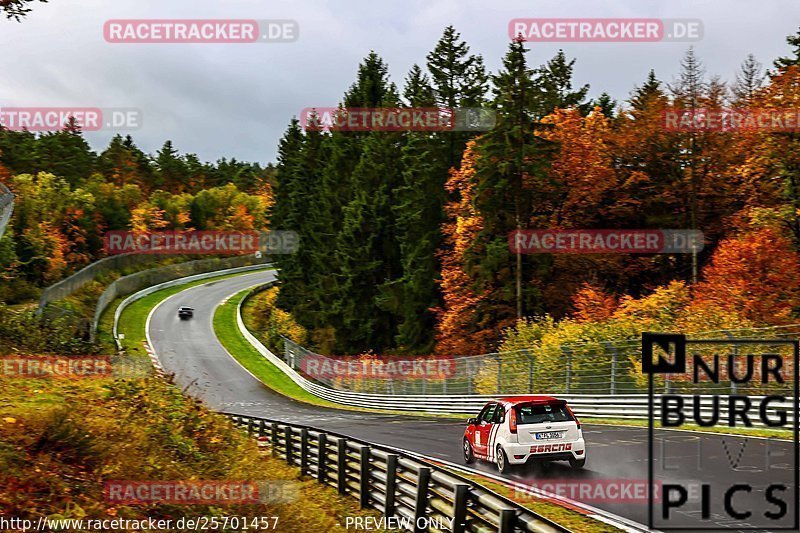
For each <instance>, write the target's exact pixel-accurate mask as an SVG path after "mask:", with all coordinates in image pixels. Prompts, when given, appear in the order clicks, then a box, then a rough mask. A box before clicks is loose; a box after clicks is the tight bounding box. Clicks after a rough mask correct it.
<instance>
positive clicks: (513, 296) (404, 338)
mask: <svg viewBox="0 0 800 533" xmlns="http://www.w3.org/2000/svg"><path fill="white" fill-rule="evenodd" d="M787 40H788V42H789V44H790V45H791V46H792V48H793V49H792V51H791V54H790V55H789V56H787V57H784V58H780V59H777V60H775V61H774V65H772V66H771V67H770V68H769V69H767V70H765V69H764V67H763V66H762V65H761V64H760V63H759V62H758V61H757V60H756V59H755V58H754V57H753V56H749V57H747V58H745V59H744V61H743V63H742V66H741V70H740V72H738V73H737V74H736V77H735V79H734V80H732V81H730V82H727V83H726V82H724V81H723V80H722V79H721V78H720V77H718V76H712V75H709V74H707V73H706V70H705V67H704V66H703V63H702V60H701V58H699V57H698V56H697V54H696V53H695V51H694V50H693V49H689V50H688V51H687V52H686V53H685V55H684V57H683V58H682V60H680V59H679V58H676V66H677V64H678V61H679V60H680V71H679V75H678V76H677V77H676V78H675V79H673V80H671V81H664V80H661V79H659V77H658V76H657V74H656V73H655V72H653V71H651V72H650V74H649V75H648V76H647V78H646V79H644V80H643V81H642V83H641V84H640V85H638V86H636V87H634V88H633V90H632V91H631V93H630V96H629V98H628V99H627V100H626V101H624V102H615V101H613V100H612V99H611V98H610V97H608V95H606V94H603V95H601V96H600V97H598V98H597V99H596V100H590V99H588V97H587V95H588V93H589V86H588V85H587V86H576V85H575V84H574V82H573V69H574V66H575V61H576V60H575V59H571V58H568V57H566V55H565V54H564V53H563V52H559V53H558V54H557V55H556V56H555V57H553V58H551V59H549V60H546V61H543V64H541V65H540V66H536V64H537V63H539V61H541V60H539V61H534V60H533V59H532V57H531V54H529V53H528V50H527V49H526V47H525V44H524V43H523V42H512V43H510V45H509V47H508V50H507V53H506V55H505V57H504V58H503V60H502V68H501V69H500V70H499V71H498V72H497V73H489V72H487V70H486V68H485V67H484V62H483V58H482V57H481V56H480V55H478V54H474V53H472V52H471V50H470V48H469V46H468V45H467V43H465V42H464V41H463V40H462V39H461V37H460V35H459V34H458V32H456V30H455V29H453V28H452V27H449V28H447V29H446V30H445V32H444V35H443V36H442V38H441V40H440V41H439V42H438V43H437V44H436V46H435V48H434V49H433V50H432V51H431V52H430V53H429V54H428V56H427V58H426V66H425V68H423V67H420V66H414V67H413V68H412V70H411V71H410V72H409V73H408V75H407V76H406V78H405V81H404V84H403V87H402V88H398V87H397V86H396V85H395V84H394V83H392V82H391V81H390V78H389V68H388V65H387V64H386V63H385V62H384V61H383V60H382V59H381V58H380V57H379V56H378V55H377V54H376V53H374V52H373V53H370V54H369V55H368V56H367V57H366V58H365V59H364V60H363V62H362V63H361V64H360V65H359V67H358V72H357V77H356V81H355V82H354V83H353V85H352V86H351V87H350V88H349V89H348V90H347V91H346V93H345V95H344V98H343V99H342V102H341V106H342V107H344V108H372V107H400V106H406V107H432V106H438V107H443V108H460V107H482V106H483V107H489V108H491V109H493V110H494V111H495V112H496V114H497V124H496V126H495V127H494V128H493V129H491V130H490V131H488V132H485V133H483V134H477V133H464V132H452V131H445V132H413V131H409V132H396V131H395V132H388V131H370V132H355V131H343V130H337V129H336V128H334V129H332V130H330V131H327V130H326V131H320V130H319V129H318V128H306V129H305V130H304V128H302V127H301V125H300V123H299V121H297V120H292V122H291V124H290V125H289V127H288V129H287V130H286V132H285V134H284V136H283V138H282V139H281V142H280V146H279V156H278V163H277V186H276V189H275V199H276V205H275V208H274V212H273V216H272V221H271V224H272V227H273V228H274V229H287V230H295V231H297V232H298V233H299V234H300V239H301V243H302V245H301V250H300V252H299V253H297V254H295V255H292V256H285V257H282V258H280V268H281V275H280V278H281V286H280V293H279V295H278V297H277V305H278V306H279V307H280V308H282V309H283V310H285V311H289V312H291V313H292V315H293V316H294V318H295V319H296V320H297V321H298V322H299V324H300V325H302V326H303V328H305V329H306V330H307V331H308V332H309V337H310V339H309V340H310V342H311V343H312V344H313V346H314V348H316V349H317V350H319V351H321V352H323V353H359V352H362V351H367V350H372V351H375V352H382V351H387V350H391V351H393V352H398V353H402V352H405V353H428V352H431V351H438V352H443V353H451V354H466V353H481V352H487V351H490V350H493V349H496V348H497V347H498V346H499V345H500V343H502V342H503V341H505V345H508V344H509V343H510V342H511V343H513V342H512V341H514V339H516V338H518V337H519V336H520V335H522V336H524V335H523V334H524V333H525V331H528V332H529V329H530V328H534V329H535V330H536V331H539V333H535V334H534V337H536V335H540V334H541V331H542V330H543V329H542V328H544V329H547V327H549V328H550V329H552V328H553V327H555V326H553V324H554V322H552V321H553V320H565V321H566V322H564V324H569V323H580V322H582V321H583V322H586V321H593V322H597V321H604V320H612V319H615V317H616V318H619V315H620V313H622V314H623V315H626V316H643V315H647V314H648V313H649V315H653V314H654V313H656V312H657V313H661V314H662V315H664V316H666V315H669V316H670V317H671V318H670V320H673V319H674V318H675V317H676V316H678V315H680V316H684V317H690V316H691V317H694V322H693V323H692V326H693V327H695V328H701V329H702V328H705V329H709V328H711V327H714V326H719V327H723V326H729V325H733V326H736V325H739V326H744V325H760V324H783V323H787V322H791V321H792V320H793V319H794V317H795V313H796V308H797V307H798V305H800V287H798V283H799V282H798V275H797V274H798V272H800V268H799V266H798V256H797V250H798V248H797V247H798V243H799V242H800V181H799V180H800V159H799V158H800V149H798V148H800V134H799V133H798V132H797V131H783V132H775V131H757V130H738V131H669V129H668V128H665V126H664V113H665V111H670V110H679V111H680V110H696V109H701V108H702V109H723V108H731V107H733V108H768V109H781V108H789V109H791V108H793V107H796V106H797V104H798V102H799V101H800V34H798V35H797V36H793V37H789V38H788V39H787ZM518 228H531V229H547V228H561V229H569V228H579V229H593V228H596V229H600V228H628V229H650V228H653V229H657V228H663V229H698V230H701V231H702V232H703V233H704V234H705V241H706V242H705V248H704V250H703V251H702V252H701V253H699V254H697V255H693V254H681V255H678V254H662V255H632V254H616V255H611V254H605V255H568V254H562V255H546V254H537V255H517V254H514V253H512V252H511V251H510V250H509V247H508V234H509V233H510V232H512V231H514V230H515V229H518ZM674 306H678V307H677V308H675V307H674ZM548 324H549V326H547V327H545V326H546V325H548ZM670 325H673V322H670ZM684 325H685V324H684ZM525 328H529V329H527V330H526V329H525ZM537 328H538V329H537ZM624 333H625V334H630V333H631V330H625V331H624ZM634 334H635V332H634ZM529 340H534V341H535V340H536V339H533V338H531V339H529Z"/></svg>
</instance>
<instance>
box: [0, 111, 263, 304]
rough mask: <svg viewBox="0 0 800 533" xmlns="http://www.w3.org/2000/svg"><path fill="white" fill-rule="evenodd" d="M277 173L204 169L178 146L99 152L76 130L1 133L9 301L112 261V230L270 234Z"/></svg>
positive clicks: (3, 274) (1, 295) (217, 166)
mask: <svg viewBox="0 0 800 533" xmlns="http://www.w3.org/2000/svg"><path fill="white" fill-rule="evenodd" d="M274 174H275V170H274V168H273V167H271V166H267V167H261V166H260V165H258V164H252V163H245V162H241V161H236V160H235V159H231V160H226V159H221V160H219V161H217V162H216V163H213V164H210V163H204V162H201V161H200V160H199V159H198V158H197V156H196V155H194V154H180V153H178V151H177V150H176V149H175V148H174V147H173V146H172V143H171V142H170V141H167V142H165V143H164V145H163V147H162V148H161V150H159V151H158V152H157V153H156V154H155V155H153V156H150V155H147V154H145V153H143V152H142V151H141V150H140V149H139V148H137V146H136V144H135V143H134V141H133V139H132V138H131V137H130V136H128V137H125V138H123V137H121V136H115V137H114V138H112V139H111V141H110V143H109V145H108V147H106V149H105V150H103V151H102V152H101V153H99V154H97V153H95V152H93V151H92V150H91V149H90V147H89V145H88V144H87V142H86V140H85V139H84V138H83V135H82V133H81V131H80V128H79V127H77V126H76V124H75V123H74V121H73V122H71V123H69V124H67V125H66V126H65V127H64V129H63V130H62V131H57V132H52V133H43V134H39V135H37V134H34V133H31V132H28V131H10V130H7V129H2V127H0V182H3V183H5V184H6V185H7V186H8V187H9V188H10V189H11V190H12V191H13V192H14V194H15V195H16V199H15V207H14V216H13V218H12V221H11V223H10V225H9V228H10V229H9V231H6V232H5V234H4V235H3V237H2V239H0V299H2V300H5V301H6V302H7V303H12V304H13V303H16V302H19V301H24V300H27V299H30V298H35V297H36V296H37V294H38V291H39V290H40V289H41V288H42V287H44V286H47V285H50V284H52V283H54V282H56V281H58V280H60V279H62V278H63V277H64V276H66V275H69V274H71V273H73V272H75V271H76V270H78V269H80V268H81V267H83V266H85V265H87V264H89V263H91V262H92V261H95V260H97V259H100V258H102V257H103V256H104V252H103V234H104V233H105V232H106V231H110V230H131V231H155V230H162V229H163V230H166V229H175V230H191V229H196V230H206V229H211V230H214V229H235V230H252V229H262V228H265V227H267V223H268V216H269V211H270V208H271V206H272V204H273V195H272V182H273V181H274Z"/></svg>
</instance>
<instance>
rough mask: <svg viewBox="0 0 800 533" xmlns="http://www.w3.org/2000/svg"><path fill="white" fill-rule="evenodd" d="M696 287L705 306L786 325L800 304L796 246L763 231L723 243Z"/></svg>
mask: <svg viewBox="0 0 800 533" xmlns="http://www.w3.org/2000/svg"><path fill="white" fill-rule="evenodd" d="M703 277H704V279H703V281H702V282H700V283H698V284H697V285H696V286H695V288H694V298H695V301H697V302H698V303H699V304H701V305H702V304H703V303H710V304H712V305H714V306H715V307H718V308H720V309H723V310H727V311H738V313H739V314H740V315H741V316H742V317H743V318H745V319H747V320H749V321H752V322H755V323H762V324H785V323H787V322H790V321H791V320H792V316H793V313H794V310H795V309H796V308H797V307H798V306H800V260H798V256H797V252H795V250H794V249H793V247H792V243H791V242H790V241H789V239H787V238H786V237H784V236H782V235H780V234H778V233H777V232H775V231H774V230H773V229H770V228H763V229H759V230H756V231H753V232H749V233H746V234H744V235H742V236H739V237H735V238H731V239H726V240H724V241H722V243H720V245H719V247H718V248H717V250H716V251H715V252H714V255H713V257H712V259H711V263H710V264H709V265H707V266H706V268H705V269H703Z"/></svg>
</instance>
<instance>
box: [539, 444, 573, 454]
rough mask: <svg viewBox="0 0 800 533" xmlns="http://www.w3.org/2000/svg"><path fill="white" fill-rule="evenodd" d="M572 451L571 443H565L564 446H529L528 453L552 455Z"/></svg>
mask: <svg viewBox="0 0 800 533" xmlns="http://www.w3.org/2000/svg"><path fill="white" fill-rule="evenodd" d="M571 450H572V443H571V442H567V443H564V444H534V445H533V446H531V452H530V453H553V452H568V451H571Z"/></svg>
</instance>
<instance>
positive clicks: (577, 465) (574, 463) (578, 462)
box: [569, 459, 586, 470]
mask: <svg viewBox="0 0 800 533" xmlns="http://www.w3.org/2000/svg"><path fill="white" fill-rule="evenodd" d="M585 464H586V459H570V460H569V466H571V467H572V468H573V469H575V470H580V469H581V468H583V467H584V465H585Z"/></svg>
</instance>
